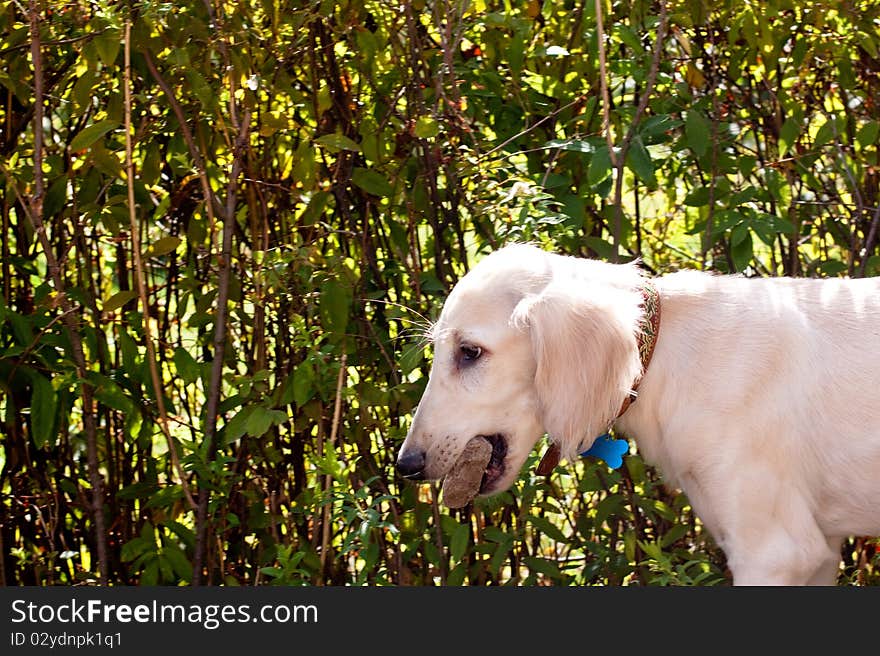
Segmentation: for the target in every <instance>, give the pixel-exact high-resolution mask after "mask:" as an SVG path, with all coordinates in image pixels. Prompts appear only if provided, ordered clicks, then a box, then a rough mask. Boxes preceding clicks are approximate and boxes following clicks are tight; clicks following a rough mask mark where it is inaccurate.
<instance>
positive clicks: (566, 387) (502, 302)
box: [397, 245, 641, 494]
mask: <svg viewBox="0 0 880 656" xmlns="http://www.w3.org/2000/svg"><path fill="white" fill-rule="evenodd" d="M639 284H640V275H639V273H638V271H637V270H636V269H635V268H634V267H631V266H628V265H627V266H620V265H610V264H605V263H601V262H594V261H590V260H584V259H577V258H572V257H563V256H560V255H554V254H551V253H547V252H544V251H542V250H540V249H538V248H535V247H532V246H525V245H514V246H508V247H506V248H503V249H501V250H500V251H497V252H495V253H493V254H492V255H489V256H488V257H486V258H484V259H483V260H482V261H481V262H480V263H479V264H478V265H477V266H476V267H474V268H473V269H472V270H471V271H470V272H469V273H468V274H467V275H466V276H464V277H463V278H462V279H461V280H460V281H459V282H458V284H457V285H456V286H455V288H454V289H453V290H452V292H451V294H450V295H449V298H448V299H447V301H446V303H445V305H444V307H443V311H442V312H441V314H440V318H439V319H438V321H437V323H436V324H435V326H434V327H433V330H432V338H433V342H434V363H433V367H432V369H431V374H430V377H429V380H428V385H427V387H426V389H425V393H424V395H423V396H422V399H421V402H420V403H419V406H418V408H417V410H416V413H415V415H414V417H413V423H412V427H411V428H410V431H409V434H408V435H407V437H406V440H405V441H404V443H403V446H402V447H401V449H400V453H399V455H398V460H397V467H398V471H399V472H400V473H401V475H403V476H404V477H407V478H411V479H414V480H439V479H441V478H443V477H444V476H445V475H446V474H447V473H448V472H449V471H450V469H451V468H452V466H453V464H454V463H455V461H456V459H457V458H458V456H459V454H460V453H461V452H462V450H463V449H464V447H465V445H466V444H467V442H468V441H469V440H470V439H471V438H473V437H475V436H484V437H486V438H487V439H488V440H489V441H490V442H491V443H492V447H493V448H492V458H491V460H490V462H489V465H488V466H487V468H486V472H485V474H484V476H483V480H482V484H481V487H480V493H481V494H491V493H494V492H500V491H502V490H504V489H506V488H508V487H509V486H510V485H511V484H512V483H513V481H514V480H515V479H516V477H517V475H518V474H519V471H520V469H521V467H522V465H523V463H524V462H525V460H526V458H527V457H528V454H529V452H530V451H531V450H532V448H533V447H534V446H535V444H536V443H537V441H538V440H539V439H540V438H541V436H542V435H543V434H544V433H548V434H549V435H550V437H551V439H552V440H553V441H554V442H557V443H558V444H559V445H560V447H561V451H562V454H563V457H568V458H571V457H573V456H574V455H575V454H576V453H577V452H578V449H579V448H586V447H588V446H589V445H590V444H591V441H592V439H593V438H595V437H596V436H597V435H599V434H600V433H602V432H604V431H605V430H606V429H607V427H608V425H609V424H610V423H611V421H612V420H613V419H614V417H615V415H616V411H617V409H618V408H619V407H620V404H621V402H622V400H623V398H624V397H625V396H626V395H627V393H628V392H629V390H630V387H631V386H632V383H633V381H634V380H635V379H636V377H637V376H638V374H639V373H640V367H641V365H640V362H639V357H638V350H637V348H636V337H635V329H636V325H637V322H638V316H639V299H640V296H639V292H638V289H639Z"/></svg>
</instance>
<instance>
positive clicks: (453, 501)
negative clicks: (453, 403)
mask: <svg viewBox="0 0 880 656" xmlns="http://www.w3.org/2000/svg"><path fill="white" fill-rule="evenodd" d="M491 458H492V445H491V444H490V443H489V441H488V440H487V439H486V438H484V437H474V438H472V439H471V441H470V442H468V443H467V445H466V446H465V447H464V450H463V451H462V452H461V455H459V456H458V460H456V461H455V464H454V465H453V466H452V470H451V471H450V472H449V473H448V474H447V475H446V478H445V479H444V481H443V503H444V504H446V506H447V507H448V508H462V507H464V506H466V505H467V504H468V503H470V502H471V500H472V499H473V498H474V497H475V496H477V492H479V491H480V483H481V482H482V480H483V473H484V472H485V471H486V465H488V464H489V460H490V459H491Z"/></svg>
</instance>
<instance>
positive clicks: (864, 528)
mask: <svg viewBox="0 0 880 656" xmlns="http://www.w3.org/2000/svg"><path fill="white" fill-rule="evenodd" d="M648 287H650V288H653V289H654V290H655V292H656V296H657V299H658V307H657V308H656V309H655V310H652V313H655V314H657V316H652V317H646V316H645V315H646V313H647V310H646V305H647V304H646V300H645V299H646V298H647V297H646V295H645V289H646V288H648ZM649 318H651V319H657V318H659V322H658V330H657V331H656V334H655V335H654V336H653V337H654V338H655V341H654V342H653V343H652V344H651V345H650V346H651V348H652V349H653V353H652V354H650V355H649V357H648V358H647V359H646V358H645V357H644V353H640V346H641V345H642V344H643V342H644V341H645V332H646V331H647V330H648V328H647V327H648V326H649V325H650V322H649V321H648V319H649ZM430 337H431V339H432V341H433V344H434V361H433V364H432V367H431V371H430V376H429V379H428V383H427V386H426V388H425V391H424V394H423V396H422V399H421V401H420V403H419V405H418V407H417V408H416V411H415V414H414V416H413V421H412V425H411V428H410V430H409V432H408V434H407V436H406V439H405V440H404V442H403V445H402V446H401V448H400V451H399V454H398V459H397V469H398V471H399V473H400V474H401V475H402V476H403V477H405V478H409V479H413V480H440V479H442V478H443V477H444V476H445V475H446V474H447V473H448V472H449V471H450V469H451V468H452V466H453V464H454V463H455V460H456V457H457V456H458V454H459V453H460V452H461V451H462V449H463V448H464V446H465V444H467V442H468V441H469V440H470V439H471V438H473V437H475V436H484V437H486V439H488V440H489V441H490V442H491V443H492V446H493V449H492V457H491V460H490V462H489V465H488V466H487V467H486V472H485V474H484V475H483V478H482V483H481V486H480V490H479V493H480V494H481V495H491V494H493V493H497V492H499V491H502V490H505V489H506V488H508V487H509V486H510V485H511V484H512V483H513V482H514V480H515V479H516V477H517V476H518V474H519V472H520V469H521V468H522V466H523V464H524V463H525V461H526V458H527V457H528V455H529V453H530V451H531V450H532V449H533V448H534V447H535V446H536V444H537V442H538V441H539V440H540V438H541V437H542V436H543V435H544V434H545V433H546V434H547V436H548V438H549V439H550V440H551V443H552V445H553V448H555V449H558V451H559V453H560V455H561V456H562V457H563V458H568V459H572V458H574V457H576V455H577V454H578V453H579V452H581V451H583V450H584V449H585V448H587V447H589V446H590V445H591V444H592V442H593V441H594V440H595V439H596V437H597V436H599V435H602V434H603V433H605V432H606V431H607V430H608V429H609V427H611V426H614V427H615V430H616V431H617V432H620V433H622V434H624V435H626V436H630V437H632V439H633V440H634V441H635V442H636V444H637V446H638V449H639V451H640V453H641V454H642V456H643V457H644V459H645V461H646V462H648V463H650V464H653V465H656V466H657V467H658V469H659V470H660V472H661V474H662V476H663V478H664V481H665V482H666V483H668V484H670V485H671V486H674V487H675V488H678V489H681V490H682V491H684V492H685V493H686V494H687V496H688V498H689V500H690V502H691V505H692V507H693V509H694V511H695V513H696V514H697V516H698V517H699V518H700V519H701V521H702V522H703V524H704V525H705V526H706V528H707V529H708V530H709V532H710V533H711V534H712V536H713V537H714V539H715V541H716V542H717V544H718V545H719V546H720V547H721V549H722V550H723V551H724V553H725V555H726V557H727V564H728V567H729V568H730V571H731V573H732V575H733V584H734V585H832V584H835V583H836V581H837V576H838V573H839V569H840V560H841V559H840V550H841V546H842V543H843V540H844V539H846V538H847V537H848V536H851V535H877V534H880V278H866V279H853V280H851V279H827V280H816V279H792V278H746V277H743V276H739V275H718V274H712V273H707V272H701V271H680V272H676V273H671V274H668V275H664V276H660V277H657V278H649V277H647V276H646V275H645V274H644V273H643V272H642V271H641V270H640V269H639V267H638V266H637V265H636V264H632V263H630V264H610V263H607V262H600V261H595V260H590V259H586V258H579V257H571V256H564V255H559V254H555V253H550V252H546V251H544V250H541V249H539V248H537V247H535V246H532V245H526V244H514V245H510V246H506V247H504V248H502V249H500V250H497V251H495V252H493V253H491V254H489V255H488V256H486V257H484V258H483V259H482V260H481V261H480V262H478V263H477V265H476V266H475V267H474V268H473V269H472V270H471V271H470V272H468V273H467V274H466V275H465V276H464V277H462V278H461V280H459V281H458V283H457V284H456V285H455V287H454V288H453V290H452V291H451V293H450V294H449V296H448V298H447V300H446V302H445V304H444V306H443V309H442V311H441V313H440V316H439V318H438V320H437V322H436V323H435V324H434V326H433V328H432V330H431V333H430ZM643 350H644V349H643ZM647 360H649V361H647ZM646 365H647V366H646ZM635 387H637V396H636V395H635V394H634V388H635ZM551 464H552V463H551Z"/></svg>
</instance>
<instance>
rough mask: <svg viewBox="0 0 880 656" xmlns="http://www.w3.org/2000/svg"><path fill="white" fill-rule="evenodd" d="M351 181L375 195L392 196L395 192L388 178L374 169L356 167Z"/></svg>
mask: <svg viewBox="0 0 880 656" xmlns="http://www.w3.org/2000/svg"><path fill="white" fill-rule="evenodd" d="M351 181H352V182H354V183H355V184H356V185H357V186H358V187H360V188H361V189H363V190H364V191H366V192H367V193H368V194H373V195H374V196H390V195H391V194H393V193H394V188H393V187H392V186H391V183H390V182H388V178H386V177H385V176H384V175H382V174H381V173H379V172H378V171H376V170H374V169H365V168H361V167H359V166H358V167H355V169H354V170H353V171H352V172H351Z"/></svg>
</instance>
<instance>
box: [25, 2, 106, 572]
mask: <svg viewBox="0 0 880 656" xmlns="http://www.w3.org/2000/svg"><path fill="white" fill-rule="evenodd" d="M28 13H29V14H30V16H29V18H30V37H31V59H32V60H33V66H34V187H33V189H34V191H33V194H32V195H31V201H30V207H29V208H28V209H27V211H26V212H25V214H26V216H27V218H28V219H29V220H30V222H31V225H32V227H33V229H34V232H35V233H36V236H37V239H38V240H39V242H40V246H41V248H42V249H43V253H44V255H45V257H46V264H47V266H48V269H49V277H50V278H51V279H52V285H53V286H54V288H55V292H56V293H57V294H58V300H59V303H60V305H61V310H62V316H63V320H64V326H65V329H66V332H67V335H68V339H70V346H71V354H72V356H73V361H74V364H75V365H76V370H77V377H78V378H79V383H80V388H81V390H82V405H83V410H82V420H83V431H84V432H85V435H86V463H87V467H88V473H89V483H90V484H91V486H92V501H91V503H92V507H91V512H92V521H93V523H94V529H95V548H96V551H97V555H98V580H99V582H100V584H101V585H107V582H108V578H109V569H110V568H109V561H108V558H107V531H106V524H105V521H104V479H103V477H102V476H101V471H100V469H99V463H98V442H97V439H98V438H97V427H96V425H95V411H94V390H93V389H92V384H91V383H90V382H89V380H88V373H89V368H88V365H87V364H86V358H85V351H84V350H83V345H82V339H81V336H80V334H79V331H78V329H77V325H76V320H75V318H74V315H73V312H74V309H73V307H72V305H71V302H70V299H69V298H68V296H67V293H66V290H65V285H64V279H63V278H62V277H61V269H60V267H59V266H58V260H57V259H56V258H55V252H54V251H53V250H52V244H51V243H50V241H49V236H48V234H47V232H46V225H45V224H44V223H43V193H44V191H43V190H44V181H43V57H42V46H41V42H40V16H41V15H42V8H41V7H40V2H39V0H30V3H29V12H28ZM25 207H27V206H25Z"/></svg>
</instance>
